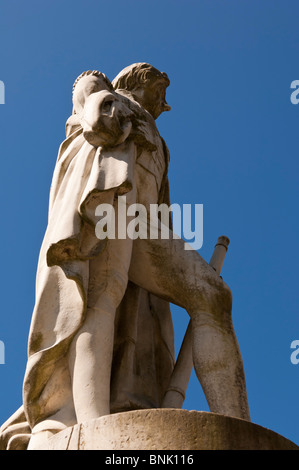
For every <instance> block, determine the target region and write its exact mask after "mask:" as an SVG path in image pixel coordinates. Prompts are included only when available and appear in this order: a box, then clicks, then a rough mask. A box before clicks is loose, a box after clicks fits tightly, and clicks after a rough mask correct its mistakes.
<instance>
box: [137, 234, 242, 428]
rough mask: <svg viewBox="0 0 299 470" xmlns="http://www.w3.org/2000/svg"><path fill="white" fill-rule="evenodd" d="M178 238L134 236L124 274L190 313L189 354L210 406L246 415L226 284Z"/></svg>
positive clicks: (215, 410) (234, 414)
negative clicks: (128, 266)
mask: <svg viewBox="0 0 299 470" xmlns="http://www.w3.org/2000/svg"><path fill="white" fill-rule="evenodd" d="M184 246H185V245H184V241H183V240H181V239H169V240H161V239H159V240H149V239H148V240H142V239H137V240H135V241H134V246H133V254H132V262H131V267H130V271H129V279H130V280H131V281H133V282H134V283H136V284H137V285H139V286H140V287H143V288H144V289H146V290H148V291H150V292H152V293H153V294H155V295H157V296H159V297H162V298H164V299H166V300H168V301H169V302H171V303H174V304H176V305H179V306H181V307H183V308H185V309H186V310H187V312H188V313H189V315H190V317H191V318H192V348H193V360H194V367H195V372H196V374H197V377H198V379H199V381H200V383H201V385H202V387H203V391H204V393H205V396H206V398H207V401H208V404H209V407H210V410H211V411H212V412H216V413H220V414H225V415H230V416H235V417H239V418H243V419H247V420H250V417H249V408H248V401H247V393H246V384H245V374H244V369H243V361H242V357H241V353H240V350H239V346H238V342H237V339H236V336H235V333H234V328H233V324H232V316H231V308H232V296H231V292H230V290H229V288H228V287H227V286H226V284H225V283H224V282H223V281H222V279H221V278H220V277H219V276H218V275H217V274H216V273H215V271H214V270H213V269H212V268H211V267H210V266H209V265H208V263H206V262H205V261H204V260H203V258H202V257H201V256H200V255H199V253H198V252H197V251H195V250H185V249H184Z"/></svg>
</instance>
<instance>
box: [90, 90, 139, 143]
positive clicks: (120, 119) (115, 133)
mask: <svg viewBox="0 0 299 470" xmlns="http://www.w3.org/2000/svg"><path fill="white" fill-rule="evenodd" d="M132 114H133V113H132V112H131V111H130V110H129V108H128V107H127V106H126V105H125V103H124V102H123V101H122V100H121V99H120V98H119V97H118V96H117V94H115V93H111V92H109V91H106V90H102V91H99V92H97V93H92V94H91V95H90V96H89V97H88V98H87V99H86V102H85V104H84V108H83V113H82V116H81V125H82V128H83V136H84V138H85V139H86V140H87V141H88V142H89V143H90V144H91V145H93V146H94V147H100V146H101V147H115V146H116V145H119V144H121V143H122V142H124V141H125V140H126V139H127V137H128V136H129V134H130V132H131V129H132V121H131V118H132Z"/></svg>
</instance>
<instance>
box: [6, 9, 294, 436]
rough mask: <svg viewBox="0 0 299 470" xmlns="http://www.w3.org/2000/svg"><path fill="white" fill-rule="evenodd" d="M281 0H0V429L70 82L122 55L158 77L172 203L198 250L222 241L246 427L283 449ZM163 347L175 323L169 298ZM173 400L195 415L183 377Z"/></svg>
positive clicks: (284, 25) (25, 324)
mask: <svg viewBox="0 0 299 470" xmlns="http://www.w3.org/2000/svg"><path fill="white" fill-rule="evenodd" d="M298 17H299V4H298V2H297V1H296V0H289V1H288V2H285V0H271V1H270V0H250V1H245V0H230V1H226V2H224V1H223V0H212V1H211V0H195V1H191V0H186V1H183V0H159V1H157V0H151V1H150V2H140V1H139V2H138V1H137V0H136V1H133V0H127V1H126V2H123V1H120V0H115V1H114V2H106V1H100V0H98V1H96V0H84V1H79V0H72V1H69V0H63V1H58V0H51V1H48V0H43V1H42V2H41V1H40V0H27V1H26V2H24V1H22V0H9V1H7V0H0V44H1V47H0V80H2V81H3V82H4V83H5V93H6V96H5V99H6V103H5V105H0V154H1V180H2V181H1V186H0V191H1V196H0V203H1V225H2V227H1V232H0V237H1V265H2V269H1V323H0V340H2V341H3V342H4V344H5V353H6V357H5V364H3V365H0V423H2V422H3V421H4V420H6V419H7V418H8V417H9V416H10V415H11V414H12V413H13V412H14V411H15V410H16V408H17V407H19V405H20V404H21V389H22V380H23V374H24V369H25V365H26V349H27V337H28V329H29V325H30V319H31V313H32V309H33V306H34V288H35V271H36V264H37V258H38V254H39V249H40V245H41V241H42V237H43V234H44V231H45V228H46V221H47V208H48V196H49V187H50V182H51V178H52V172H53V169H54V165H55V160H56V156H57V151H58V147H59V144H60V143H61V141H62V140H63V139H64V125H65V121H66V119H67V118H68V116H69V115H70V113H71V109H72V106H71V88H72V84H73V81H74V79H75V78H76V77H77V76H78V75H79V74H80V73H81V72H82V71H84V70H88V69H98V70H101V71H103V72H104V73H105V74H106V75H107V76H108V77H109V78H110V79H113V78H114V77H115V75H116V74H117V73H118V72H119V71H120V70H121V69H122V68H123V67H125V66H127V65H129V64H131V63H133V62H141V61H142V62H143V61H145V62H150V63H152V64H153V65H154V66H156V67H157V68H159V69H160V70H163V71H165V72H167V74H168V75H169V77H170V80H171V85H170V87H169V89H168V93H167V98H168V102H169V104H170V105H171V106H172V111H171V112H170V113H165V114H164V115H162V116H161V117H160V118H159V119H158V121H157V124H158V127H159V130H160V132H161V134H162V135H163V137H164V138H165V140H166V142H167V144H168V146H169V149H170V153H171V164H170V172H169V177H170V186H171V198H172V202H176V203H179V204H183V203H185V204H187V203H191V204H195V203H198V204H203V205H204V244H203V247H202V249H201V250H200V253H201V254H202V256H203V257H204V258H205V259H207V260H209V258H210V256H211V254H212V251H213V246H214V243H215V241H216V240H217V237H218V236H219V235H222V234H225V235H227V236H229V238H230V239H231V244H230V247H229V253H228V255H227V258H226V261H225V265H224V268H223V277H224V279H225V281H226V282H227V283H228V285H229V286H230V287H231V289H232V292H233V296H234V301H233V302H234V303H233V320H234V325H235V330H236V334H237V337H238V340H239V344H240V348H241V351H242V355H243V360H244V367H245V372H246V380H247V388H248V396H249V404H250V411H251V417H252V421H253V422H255V423H257V424H260V425H262V426H265V427H267V428H270V429H272V430H274V431H276V432H278V433H280V434H282V435H284V436H285V437H287V438H289V439H291V440H293V441H294V442H296V443H297V444H299V432H298V419H299V410H298V386H299V364H298V365H293V364H292V363H291V361H290V355H291V352H292V351H291V349H290V345H291V342H292V341H293V340H296V339H297V340H298V339H299V319H298V283H299V280H298V274H297V268H298V170H299V167H298V136H299V105H297V106H296V105H293V104H292V103H291V101H290V95H291V91H292V90H291V89H290V84H291V82H292V81H293V80H297V79H299V27H298ZM172 310H173V315H174V323H175V329H176V334H177V338H176V348H177V350H178V349H179V344H180V341H181V340H182V337H183V334H184V330H185V327H186V325H187V322H188V318H187V314H186V312H184V311H183V310H181V309H179V308H177V307H173V309H172ZM184 407H185V408H187V409H197V410H208V408H207V405H206V402H205V399H204V397H203V394H202V392H201V389H200V386H199V384H198V382H197V380H196V378H195V377H194V375H193V376H192V379H191V382H190V386H189V388H188V394H187V399H186V401H185V404H184Z"/></svg>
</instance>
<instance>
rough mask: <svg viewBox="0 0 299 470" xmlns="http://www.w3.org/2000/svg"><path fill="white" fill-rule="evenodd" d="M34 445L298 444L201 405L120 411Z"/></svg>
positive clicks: (186, 447)
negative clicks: (194, 408) (197, 407)
mask: <svg viewBox="0 0 299 470" xmlns="http://www.w3.org/2000/svg"><path fill="white" fill-rule="evenodd" d="M31 450H299V447H298V446H297V445H296V444H294V443H293V442H291V441H290V440H288V439H286V438H284V437H283V436H281V435H280V434H277V433H275V432H273V431H271V430H269V429H266V428H264V427H262V426H259V425H257V424H254V423H251V422H248V421H245V420H242V419H236V418H231V417H227V416H222V415H219V414H215V413H209V412H202V411H187V410H178V409H150V410H136V411H128V412H125V413H117V414H112V415H109V416H103V417H101V418H98V419H95V420H92V421H88V422H85V423H82V424H78V425H75V426H73V427H70V428H67V429H65V430H63V431H60V432H59V433H57V434H55V435H53V436H51V437H49V438H47V439H46V440H45V442H44V443H43V444H42V445H41V444H39V446H37V447H36V449H34V448H31Z"/></svg>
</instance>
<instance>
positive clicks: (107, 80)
mask: <svg viewBox="0 0 299 470" xmlns="http://www.w3.org/2000/svg"><path fill="white" fill-rule="evenodd" d="M88 75H94V76H95V77H99V78H101V79H102V80H103V81H104V82H105V83H106V85H107V86H108V87H109V89H110V90H113V86H112V84H111V82H110V80H109V78H107V77H106V75H105V74H104V73H102V72H99V71H98V70H88V71H87V72H83V73H81V75H79V77H77V78H76V80H75V82H74V85H73V94H74V91H75V88H76V86H77V84H78V82H79V81H80V80H81V78H83V77H87V76H88Z"/></svg>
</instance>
